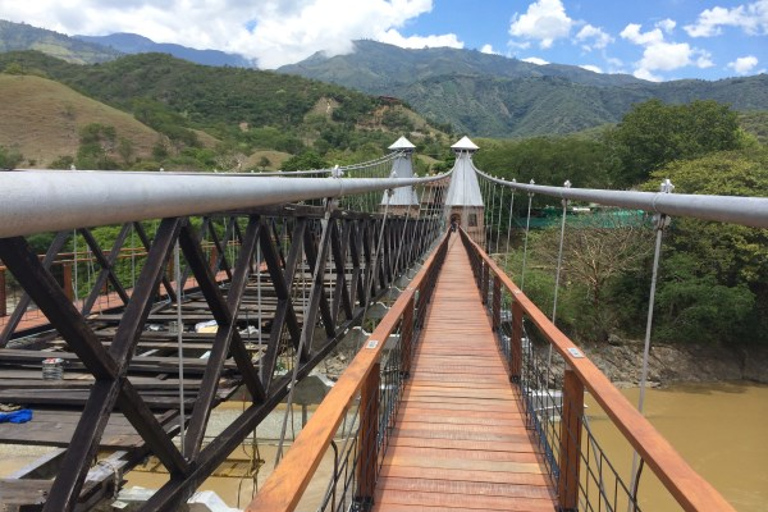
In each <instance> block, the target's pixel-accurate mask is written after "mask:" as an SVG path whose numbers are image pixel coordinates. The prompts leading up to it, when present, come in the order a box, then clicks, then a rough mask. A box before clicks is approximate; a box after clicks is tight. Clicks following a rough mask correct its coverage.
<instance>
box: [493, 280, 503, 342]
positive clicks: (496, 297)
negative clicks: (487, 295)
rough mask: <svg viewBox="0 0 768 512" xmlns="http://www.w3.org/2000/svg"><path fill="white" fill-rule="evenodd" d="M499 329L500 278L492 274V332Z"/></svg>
mask: <svg viewBox="0 0 768 512" xmlns="http://www.w3.org/2000/svg"><path fill="white" fill-rule="evenodd" d="M500 329H501V279H499V276H497V275H496V274H494V276H493V332H496V333H498V332H499V330H500Z"/></svg>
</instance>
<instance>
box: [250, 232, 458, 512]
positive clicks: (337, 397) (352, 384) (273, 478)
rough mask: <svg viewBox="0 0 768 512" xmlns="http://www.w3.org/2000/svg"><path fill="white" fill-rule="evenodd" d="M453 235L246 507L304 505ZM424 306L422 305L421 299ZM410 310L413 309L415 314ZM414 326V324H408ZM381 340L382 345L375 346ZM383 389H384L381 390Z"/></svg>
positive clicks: (279, 510) (285, 510)
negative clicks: (319, 469)
mask: <svg viewBox="0 0 768 512" xmlns="http://www.w3.org/2000/svg"><path fill="white" fill-rule="evenodd" d="M448 238H449V237H448V234H446V235H445V237H444V238H443V239H442V240H441V242H440V244H439V245H438V246H437V248H436V249H435V250H434V251H432V254H431V255H430V256H429V258H428V259H427V261H426V262H425V263H424V266H423V267H422V268H421V270H420V271H419V273H418V274H416V276H415V277H414V278H413V280H412V281H411V283H410V284H409V285H408V287H407V288H406V289H405V290H404V291H403V292H402V293H401V294H400V296H399V297H398V299H397V301H395V303H394V304H393V305H392V307H391V308H390V310H389V312H388V314H387V315H386V316H385V317H384V318H383V319H382V320H381V322H379V325H378V326H376V329H375V330H374V331H373V333H372V334H371V336H370V337H369V338H368V341H367V342H366V344H365V345H364V348H363V349H361V350H360V352H358V354H357V355H356V356H355V358H354V359H353V360H352V362H351V363H350V364H349V366H348V367H347V369H346V370H345V371H344V373H343V374H342V375H341V377H339V380H338V381H337V382H336V384H335V385H334V386H333V388H332V389H331V391H330V392H329V393H328V395H327V396H326V397H325V399H324V400H323V402H322V403H321V404H320V405H319V406H318V408H317V410H316V411H315V413H314V414H313V415H312V418H310V420H309V422H308V423H307V425H306V426H305V427H304V428H303V429H302V430H301V433H300V434H299V436H298V437H297V438H296V440H295V441H294V443H293V446H292V447H291V449H290V450H289V451H288V453H287V454H286V456H285V458H284V459H283V461H282V462H281V463H280V464H279V465H278V466H277V468H276V469H275V471H274V472H273V473H272V474H271V475H270V476H269V478H268V479H267V481H266V482H265V483H264V485H263V487H262V488H261V491H259V494H258V495H256V497H255V498H254V499H253V501H252V502H251V503H250V504H249V505H248V507H247V508H246V511H247V512H292V511H293V510H295V508H296V506H297V505H298V503H299V501H300V500H301V497H302V496H303V494H304V491H305V490H306V488H307V486H308V485H309V483H310V480H311V479H312V476H313V475H314V474H315V471H316V470H317V467H318V466H319V465H320V461H321V460H322V458H323V455H324V454H325V452H326V451H327V450H328V447H329V446H330V444H331V441H332V440H333V436H334V434H335V433H336V432H337V430H338V429H339V425H340V424H341V421H342V419H343V418H344V416H345V415H346V414H347V410H348V409H349V406H350V404H351V403H352V400H353V399H354V398H355V396H356V395H357V393H358V391H360V390H361V388H362V387H363V384H364V383H366V382H367V381H368V379H369V376H370V375H371V373H372V372H373V371H374V370H376V369H378V368H379V362H380V359H381V355H382V351H383V349H384V345H385V342H386V340H387V339H388V338H389V336H390V335H391V334H392V333H393V332H394V330H395V328H396V327H397V325H398V324H399V323H400V320H401V318H404V319H406V320H408V319H410V321H413V311H412V310H413V307H414V304H416V303H417V300H416V297H417V295H416V294H417V292H418V293H419V294H421V296H423V294H424V293H425V292H426V289H425V288H426V287H428V286H430V285H432V284H434V283H433V282H432V283H431V282H430V281H433V280H434V274H435V271H436V270H437V268H433V267H435V266H436V265H437V264H438V263H439V261H440V258H439V256H440V255H441V253H442V254H444V253H445V250H446V249H447V247H448V246H447V244H448ZM418 302H421V301H418ZM409 308H410V311H409ZM408 328H410V326H408ZM373 341H377V342H378V343H373ZM375 389H376V391H378V386H375Z"/></svg>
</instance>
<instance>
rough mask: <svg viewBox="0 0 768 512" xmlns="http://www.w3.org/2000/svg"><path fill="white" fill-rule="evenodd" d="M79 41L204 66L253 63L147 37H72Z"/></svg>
mask: <svg viewBox="0 0 768 512" xmlns="http://www.w3.org/2000/svg"><path fill="white" fill-rule="evenodd" d="M73 37H74V38H75V39H77V40H80V41H87V42H90V43H95V44H100V45H102V46H106V47H109V48H113V49H115V50H117V51H119V52H121V53H124V54H129V55H132V54H137V53H166V54H169V55H172V56H174V57H176V58H179V59H183V60H188V61H190V62H194V63H195V64H202V65H204V66H222V67H223V66H230V67H237V68H253V67H255V66H253V62H251V61H249V60H248V59H246V58H245V57H243V56H241V55H237V54H233V53H226V52H222V51H219V50H199V49H196V48H190V47H188V46H182V45H180V44H173V43H157V42H155V41H153V40H152V39H149V38H148V37H144V36H141V35H138V34H132V33H125V32H118V33H115V34H109V35H106V36H83V35H76V36H73Z"/></svg>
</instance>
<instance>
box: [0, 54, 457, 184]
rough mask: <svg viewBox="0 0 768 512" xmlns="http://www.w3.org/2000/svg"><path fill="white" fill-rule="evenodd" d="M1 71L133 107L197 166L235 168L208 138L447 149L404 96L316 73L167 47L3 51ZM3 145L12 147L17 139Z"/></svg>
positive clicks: (300, 147)
mask: <svg viewBox="0 0 768 512" xmlns="http://www.w3.org/2000/svg"><path fill="white" fill-rule="evenodd" d="M2 71H5V73H6V74H10V75H17V76H19V77H21V78H23V77H24V76H29V75H32V76H37V77H43V78H47V79H50V80H55V81H57V82H60V83H61V84H64V85H66V86H68V87H70V88H72V89H74V90H75V91H77V92H78V93H80V94H82V95H85V96H87V97H88V98H92V99H95V100H97V101H99V102H102V103H105V104H107V105H109V106H111V107H114V108H117V109H119V110H122V111H124V112H128V113H130V114H132V115H133V117H135V119H136V120H138V121H140V122H141V123H143V124H144V125H146V126H148V127H149V128H151V129H153V130H155V131H156V132H158V133H160V134H162V136H164V137H166V138H167V139H165V140H164V141H160V144H161V145H162V146H164V147H163V148H160V149H161V150H162V151H155V153H158V154H162V153H165V152H167V153H170V154H171V156H175V155H182V156H188V157H189V158H191V159H194V160H195V161H196V163H195V165H197V163H199V161H200V160H201V159H202V160H206V159H207V160H206V162H207V163H206V164H205V165H204V167H207V168H220V169H221V168H232V166H231V165H229V163H227V164H226V165H224V164H220V163H218V162H215V161H213V160H214V157H213V156H212V155H209V154H203V153H204V151H203V150H204V149H206V148H204V147H203V146H211V145H212V144H210V143H208V144H206V141H208V142H210V136H213V137H214V138H215V139H217V140H218V141H219V143H218V144H217V143H216V142H213V145H215V146H216V151H218V152H225V153H227V154H228V155H232V154H236V155H238V156H237V159H238V162H240V163H242V162H243V161H244V160H245V159H247V158H248V157H249V156H250V155H252V154H253V153H254V152H255V151H263V150H274V151H279V152H283V153H291V154H298V153H301V152H303V151H306V150H309V149H311V150H313V151H315V152H316V153H318V154H320V155H321V156H324V155H326V154H329V153H333V155H334V158H336V157H343V156H344V155H345V154H347V155H348V154H351V153H354V152H363V153H365V155H363V157H368V156H371V157H375V156H380V155H381V154H382V153H384V152H386V148H387V147H388V146H389V145H390V144H392V142H394V141H395V140H396V139H397V138H398V137H400V136H401V135H404V134H405V135H408V136H409V137H410V138H411V139H412V140H413V142H414V143H416V144H420V143H422V144H423V146H422V147H426V146H428V145H435V146H436V147H447V146H448V142H449V141H448V140H447V138H446V136H445V134H443V133H441V132H440V130H438V129H436V128H435V127H433V126H430V125H429V124H428V123H427V122H426V121H425V120H424V119H423V118H421V117H420V116H418V115H417V114H415V113H414V112H412V111H411V110H409V109H408V108H407V107H406V106H404V105H402V104H400V103H398V102H392V101H389V100H386V99H380V98H375V97H372V96H369V95H366V94H363V93H361V92H357V91H353V90H350V89H345V88H343V87H341V86H338V85H333V84H327V83H323V82H319V81H316V80H308V79H305V78H301V77H296V76H290V75H286V74H280V73H274V72H267V71H259V70H253V69H244V68H232V67H223V68H219V67H211V66H204V65H198V64H193V63H191V62H188V61H184V60H180V59H176V58H174V57H171V56H170V55H166V54H157V53H148V54H137V55H128V56H124V57H121V58H119V59H117V60H114V61H110V62H105V63H101V64H94V65H78V64H71V63H68V62H65V61H63V60H60V59H56V58H53V57H50V56H48V55H45V54H42V53H40V52H31V51H28V52H8V53H0V72H2ZM34 128H35V127H34V126H30V127H29V129H30V130H32V129H34ZM19 136H21V134H19ZM74 140H77V137H76V136H75V139H74ZM166 142H167V143H166ZM4 144H5V145H11V146H12V145H13V144H14V141H13V140H9V141H7V142H5V143H4ZM153 151H154V149H153ZM358 156H360V155H358ZM162 158H165V156H163V155H161V156H158V157H157V159H158V160H160V159H162ZM238 165H239V164H238ZM166 168H169V167H168V166H166Z"/></svg>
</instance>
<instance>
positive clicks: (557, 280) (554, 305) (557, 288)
mask: <svg viewBox="0 0 768 512" xmlns="http://www.w3.org/2000/svg"><path fill="white" fill-rule="evenodd" d="M563 185H564V186H565V188H571V182H570V181H567V180H566V182H565V183H564V184H563ZM567 212H568V200H567V199H563V220H562V223H561V224H560V247H559V249H558V251H557V270H556V272H555V293H554V297H553V299H552V325H555V324H556V322H555V319H556V318H557V295H558V292H559V291H560V271H561V270H562V268H563V244H564V242H565V217H566V215H567ZM551 349H552V345H550V355H551Z"/></svg>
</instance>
